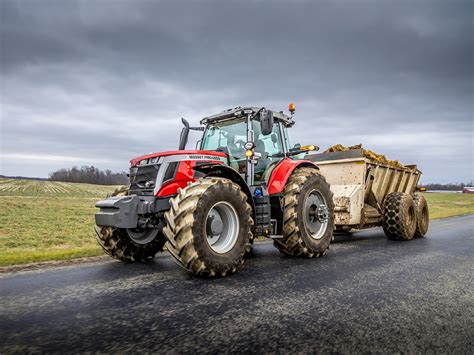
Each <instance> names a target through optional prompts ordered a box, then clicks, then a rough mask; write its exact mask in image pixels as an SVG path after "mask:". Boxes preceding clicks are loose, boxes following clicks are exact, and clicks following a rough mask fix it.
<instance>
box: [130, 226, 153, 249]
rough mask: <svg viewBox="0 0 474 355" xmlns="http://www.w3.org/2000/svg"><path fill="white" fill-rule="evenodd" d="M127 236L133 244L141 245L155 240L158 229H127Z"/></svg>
mask: <svg viewBox="0 0 474 355" xmlns="http://www.w3.org/2000/svg"><path fill="white" fill-rule="evenodd" d="M127 234H128V236H129V237H130V239H131V240H133V241H134V242H135V243H137V244H142V245H143V244H148V243H150V242H152V241H153V240H154V239H155V238H156V236H157V235H158V229H155V228H153V229H145V230H139V229H127Z"/></svg>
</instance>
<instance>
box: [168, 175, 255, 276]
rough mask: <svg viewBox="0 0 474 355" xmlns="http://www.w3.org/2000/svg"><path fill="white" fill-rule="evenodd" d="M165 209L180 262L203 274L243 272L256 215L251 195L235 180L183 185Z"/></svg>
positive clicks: (170, 238) (170, 246)
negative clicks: (251, 204)
mask: <svg viewBox="0 0 474 355" xmlns="http://www.w3.org/2000/svg"><path fill="white" fill-rule="evenodd" d="M170 204H171V208H170V210H169V211H168V212H166V213H165V219H166V222H167V224H166V226H165V228H164V229H163V232H164V234H165V235H166V238H167V239H168V243H167V248H168V251H169V252H170V254H171V256H172V257H173V259H174V260H175V261H176V263H177V264H178V265H179V266H181V267H183V268H184V269H185V270H187V271H189V272H191V273H193V274H195V275H200V276H210V277H213V276H226V275H229V274H232V273H234V272H236V271H237V270H239V269H240V268H241V267H242V265H243V263H244V255H245V253H246V251H248V250H249V249H250V240H251V238H252V232H251V228H252V225H253V219H252V217H251V213H252V208H251V207H250V205H249V204H248V203H247V195H246V194H245V193H243V192H242V190H241V189H240V187H239V185H237V184H235V183H233V182H232V181H231V180H229V179H224V178H217V177H208V178H203V179H200V180H198V181H196V182H195V183H193V184H189V185H188V186H187V187H186V188H184V189H178V195H177V196H176V197H174V198H173V199H171V201H170Z"/></svg>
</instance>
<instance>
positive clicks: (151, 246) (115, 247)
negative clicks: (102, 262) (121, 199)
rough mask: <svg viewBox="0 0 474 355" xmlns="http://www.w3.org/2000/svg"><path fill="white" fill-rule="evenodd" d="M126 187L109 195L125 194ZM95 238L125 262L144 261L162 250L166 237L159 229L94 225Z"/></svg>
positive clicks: (126, 191)
mask: <svg viewBox="0 0 474 355" xmlns="http://www.w3.org/2000/svg"><path fill="white" fill-rule="evenodd" d="M127 194H128V187H127V186H124V187H120V188H118V189H116V190H115V191H114V192H113V193H112V195H111V196H126V195H127ZM95 231H96V240H97V242H98V243H99V245H100V246H101V247H102V249H104V251H105V252H106V253H107V254H108V255H110V256H111V257H113V258H116V259H119V260H121V261H125V262H133V261H145V260H148V259H151V258H153V257H154V256H155V255H156V253H158V252H160V251H163V247H164V245H165V243H166V238H165V236H164V235H163V233H162V231H161V230H159V229H151V228H149V229H123V228H114V227H103V226H97V225H96V226H95Z"/></svg>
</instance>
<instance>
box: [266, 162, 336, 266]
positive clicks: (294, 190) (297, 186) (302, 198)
mask: <svg viewBox="0 0 474 355" xmlns="http://www.w3.org/2000/svg"><path fill="white" fill-rule="evenodd" d="M283 203H284V212H283V238H281V239H274V241H273V243H274V245H275V247H277V249H278V250H280V252H282V253H284V254H288V255H292V256H301V257H306V258H312V257H319V256H322V255H324V254H325V253H326V250H327V249H328V248H329V243H330V242H331V240H332V238H333V231H334V212H333V211H334V203H333V195H332V192H331V190H330V189H329V184H328V183H327V182H326V180H325V179H324V177H323V176H322V175H321V174H319V172H318V171H317V170H316V169H312V168H300V169H298V170H296V171H294V172H293V174H292V175H291V176H290V178H289V179H288V182H287V184H286V186H285V190H284V192H283Z"/></svg>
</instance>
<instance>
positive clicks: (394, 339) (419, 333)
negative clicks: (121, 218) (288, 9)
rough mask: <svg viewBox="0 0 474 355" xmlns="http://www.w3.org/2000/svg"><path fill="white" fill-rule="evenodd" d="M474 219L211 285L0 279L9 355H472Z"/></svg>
mask: <svg viewBox="0 0 474 355" xmlns="http://www.w3.org/2000/svg"><path fill="white" fill-rule="evenodd" d="M473 234H474V216H472V215H471V216H465V217H459V218H451V219H444V220H437V221H434V222H432V224H431V228H430V232H429V236H428V237H427V238H425V239H416V240H413V241H410V242H394V241H389V240H387V239H386V238H385V236H384V234H383V231H382V230H381V229H375V230H371V231H364V232H358V233H354V234H352V236H339V237H337V238H336V241H335V242H334V243H333V244H332V245H331V250H330V251H329V252H328V254H327V255H326V256H325V257H323V258H320V259H312V260H305V259H297V258H290V257H285V256H283V255H281V254H280V253H279V252H278V251H277V250H276V249H275V248H274V247H273V246H272V244H271V243H269V242H264V243H260V244H258V245H256V247H255V248H254V252H253V255H252V256H251V257H250V258H249V259H248V260H247V261H246V264H245V268H244V270H243V271H241V272H240V273H237V274H235V275H233V276H231V277H227V278H223V279H212V280H202V279H198V278H195V277H192V276H189V275H188V274H186V273H185V272H184V271H181V269H179V268H178V267H177V266H176V265H175V264H174V263H173V262H172V261H171V259H170V258H169V257H168V256H166V255H163V256H159V257H158V258H156V259H155V261H154V262H151V263H149V264H141V265H140V264H133V265H123V264H122V263H120V262H116V261H113V260H110V261H109V260H106V261H103V262H102V261H101V262H94V263H86V264H79V265H72V266H63V267H55V268H47V269H43V270H36V271H24V272H17V273H14V274H6V275H3V276H1V278H0V297H1V298H0V327H1V328H0V331H1V336H0V353H2V354H3V353H9V352H25V351H28V352H38V351H39V352H53V351H58V352H65V351H68V352H83V351H100V352H117V351H122V352H123V351H127V352H128V351H134V352H135V351H153V352H156V351H161V352H169V351H174V352H196V351H198V352H203V351H209V352H230V351H232V352H263V351H280V352H295V351H303V352H307V351H323V352H329V351H342V352H362V351H376V352H399V351H402V352H426V351H429V352H432V351H434V352H438V353H440V352H443V353H445V352H450V353H473V351H474V345H473V341H474V296H473V294H474V293H473V274H474V258H473V254H474V243H473V241H474V237H473Z"/></svg>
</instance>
